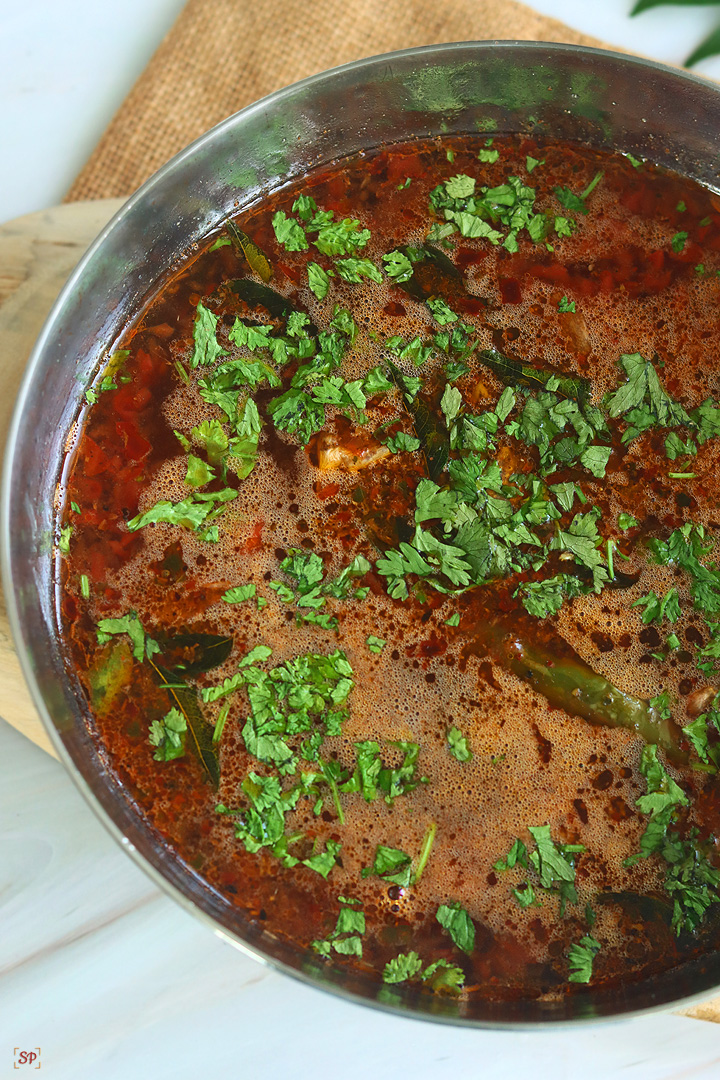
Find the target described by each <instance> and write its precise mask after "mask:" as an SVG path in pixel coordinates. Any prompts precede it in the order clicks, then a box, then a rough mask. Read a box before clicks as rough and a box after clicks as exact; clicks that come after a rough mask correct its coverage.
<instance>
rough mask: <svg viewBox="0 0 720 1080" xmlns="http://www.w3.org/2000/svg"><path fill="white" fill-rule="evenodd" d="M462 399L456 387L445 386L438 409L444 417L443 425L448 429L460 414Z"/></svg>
mask: <svg viewBox="0 0 720 1080" xmlns="http://www.w3.org/2000/svg"><path fill="white" fill-rule="evenodd" d="M462 403H463V398H462V394H461V393H460V391H459V390H458V388H457V387H456V386H452V385H451V384H450V383H446V384H445V391H444V393H443V396H442V400H441V402H440V409H441V411H442V414H443V416H444V417H445V423H446V425H447V427H448V429H449V428H450V426H451V424H452V422H453V420H454V419H455V417H456V416H457V415H458V413H459V412H460V409H461V408H462Z"/></svg>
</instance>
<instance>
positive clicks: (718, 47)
mask: <svg viewBox="0 0 720 1080" xmlns="http://www.w3.org/2000/svg"><path fill="white" fill-rule="evenodd" d="M674 2H678V0H674ZM680 2H682V0H680ZM711 2H712V3H717V0H698V3H711ZM719 53H720V26H718V27H717V29H715V30H713V31H712V32H711V33H710V34H708V36H707V37H706V38H705V39H704V40H703V41H701V42H700V44H699V45H698V47H697V48H696V49H694V50H693V51H692V52H691V53H690V55H689V56H688V58H687V60H686V61H685V67H694V66H695V64H699V63H700V61H701V60H707V59H708V58H709V57H710V56H717V55H718V54H719Z"/></svg>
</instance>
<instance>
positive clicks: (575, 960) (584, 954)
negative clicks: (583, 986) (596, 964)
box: [568, 934, 601, 983]
mask: <svg viewBox="0 0 720 1080" xmlns="http://www.w3.org/2000/svg"><path fill="white" fill-rule="evenodd" d="M600 949H601V945H600V942H599V941H596V940H595V938H594V937H590V935H589V934H586V935H585V936H584V937H582V938H581V939H580V943H579V944H577V945H571V946H570V951H569V952H568V964H569V968H570V974H569V975H568V982H574V983H589V982H590V979H591V978H592V969H593V961H594V960H595V957H596V956H597V954H598V953H599V952H600Z"/></svg>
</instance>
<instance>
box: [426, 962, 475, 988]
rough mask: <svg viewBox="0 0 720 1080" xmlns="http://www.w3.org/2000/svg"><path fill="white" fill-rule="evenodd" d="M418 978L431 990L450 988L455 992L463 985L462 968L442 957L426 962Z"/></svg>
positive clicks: (463, 975)
mask: <svg viewBox="0 0 720 1080" xmlns="http://www.w3.org/2000/svg"><path fill="white" fill-rule="evenodd" d="M420 978H421V979H422V981H423V982H424V983H427V985H428V986H429V987H430V989H431V990H450V991H453V992H455V993H457V992H458V991H460V990H462V988H463V986H464V985H465V972H464V971H463V969H462V968H460V967H458V966H457V964H451V963H450V961H449V960H445V959H444V958H442V959H440V960H436V961H435V962H434V963H433V964H428V966H427V967H426V968H425V970H424V971H423V973H422V975H421V976H420Z"/></svg>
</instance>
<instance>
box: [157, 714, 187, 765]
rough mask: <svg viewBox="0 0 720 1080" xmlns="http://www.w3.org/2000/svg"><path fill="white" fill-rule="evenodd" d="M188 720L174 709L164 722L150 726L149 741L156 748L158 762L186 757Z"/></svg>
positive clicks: (166, 715)
mask: <svg viewBox="0 0 720 1080" xmlns="http://www.w3.org/2000/svg"><path fill="white" fill-rule="evenodd" d="M186 732H187V720H186V719H185V717H184V716H183V714H182V713H181V712H180V710H179V709H175V708H172V709H170V711H169V712H168V713H166V714H165V716H164V717H163V718H162V720H153V722H152V723H151V724H150V733H149V735H148V739H149V741H150V744H151V745H152V746H154V747H156V749H155V753H154V754H153V757H154V758H155V760H156V761H174V760H175V758H179V757H184V756H185V733H186Z"/></svg>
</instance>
